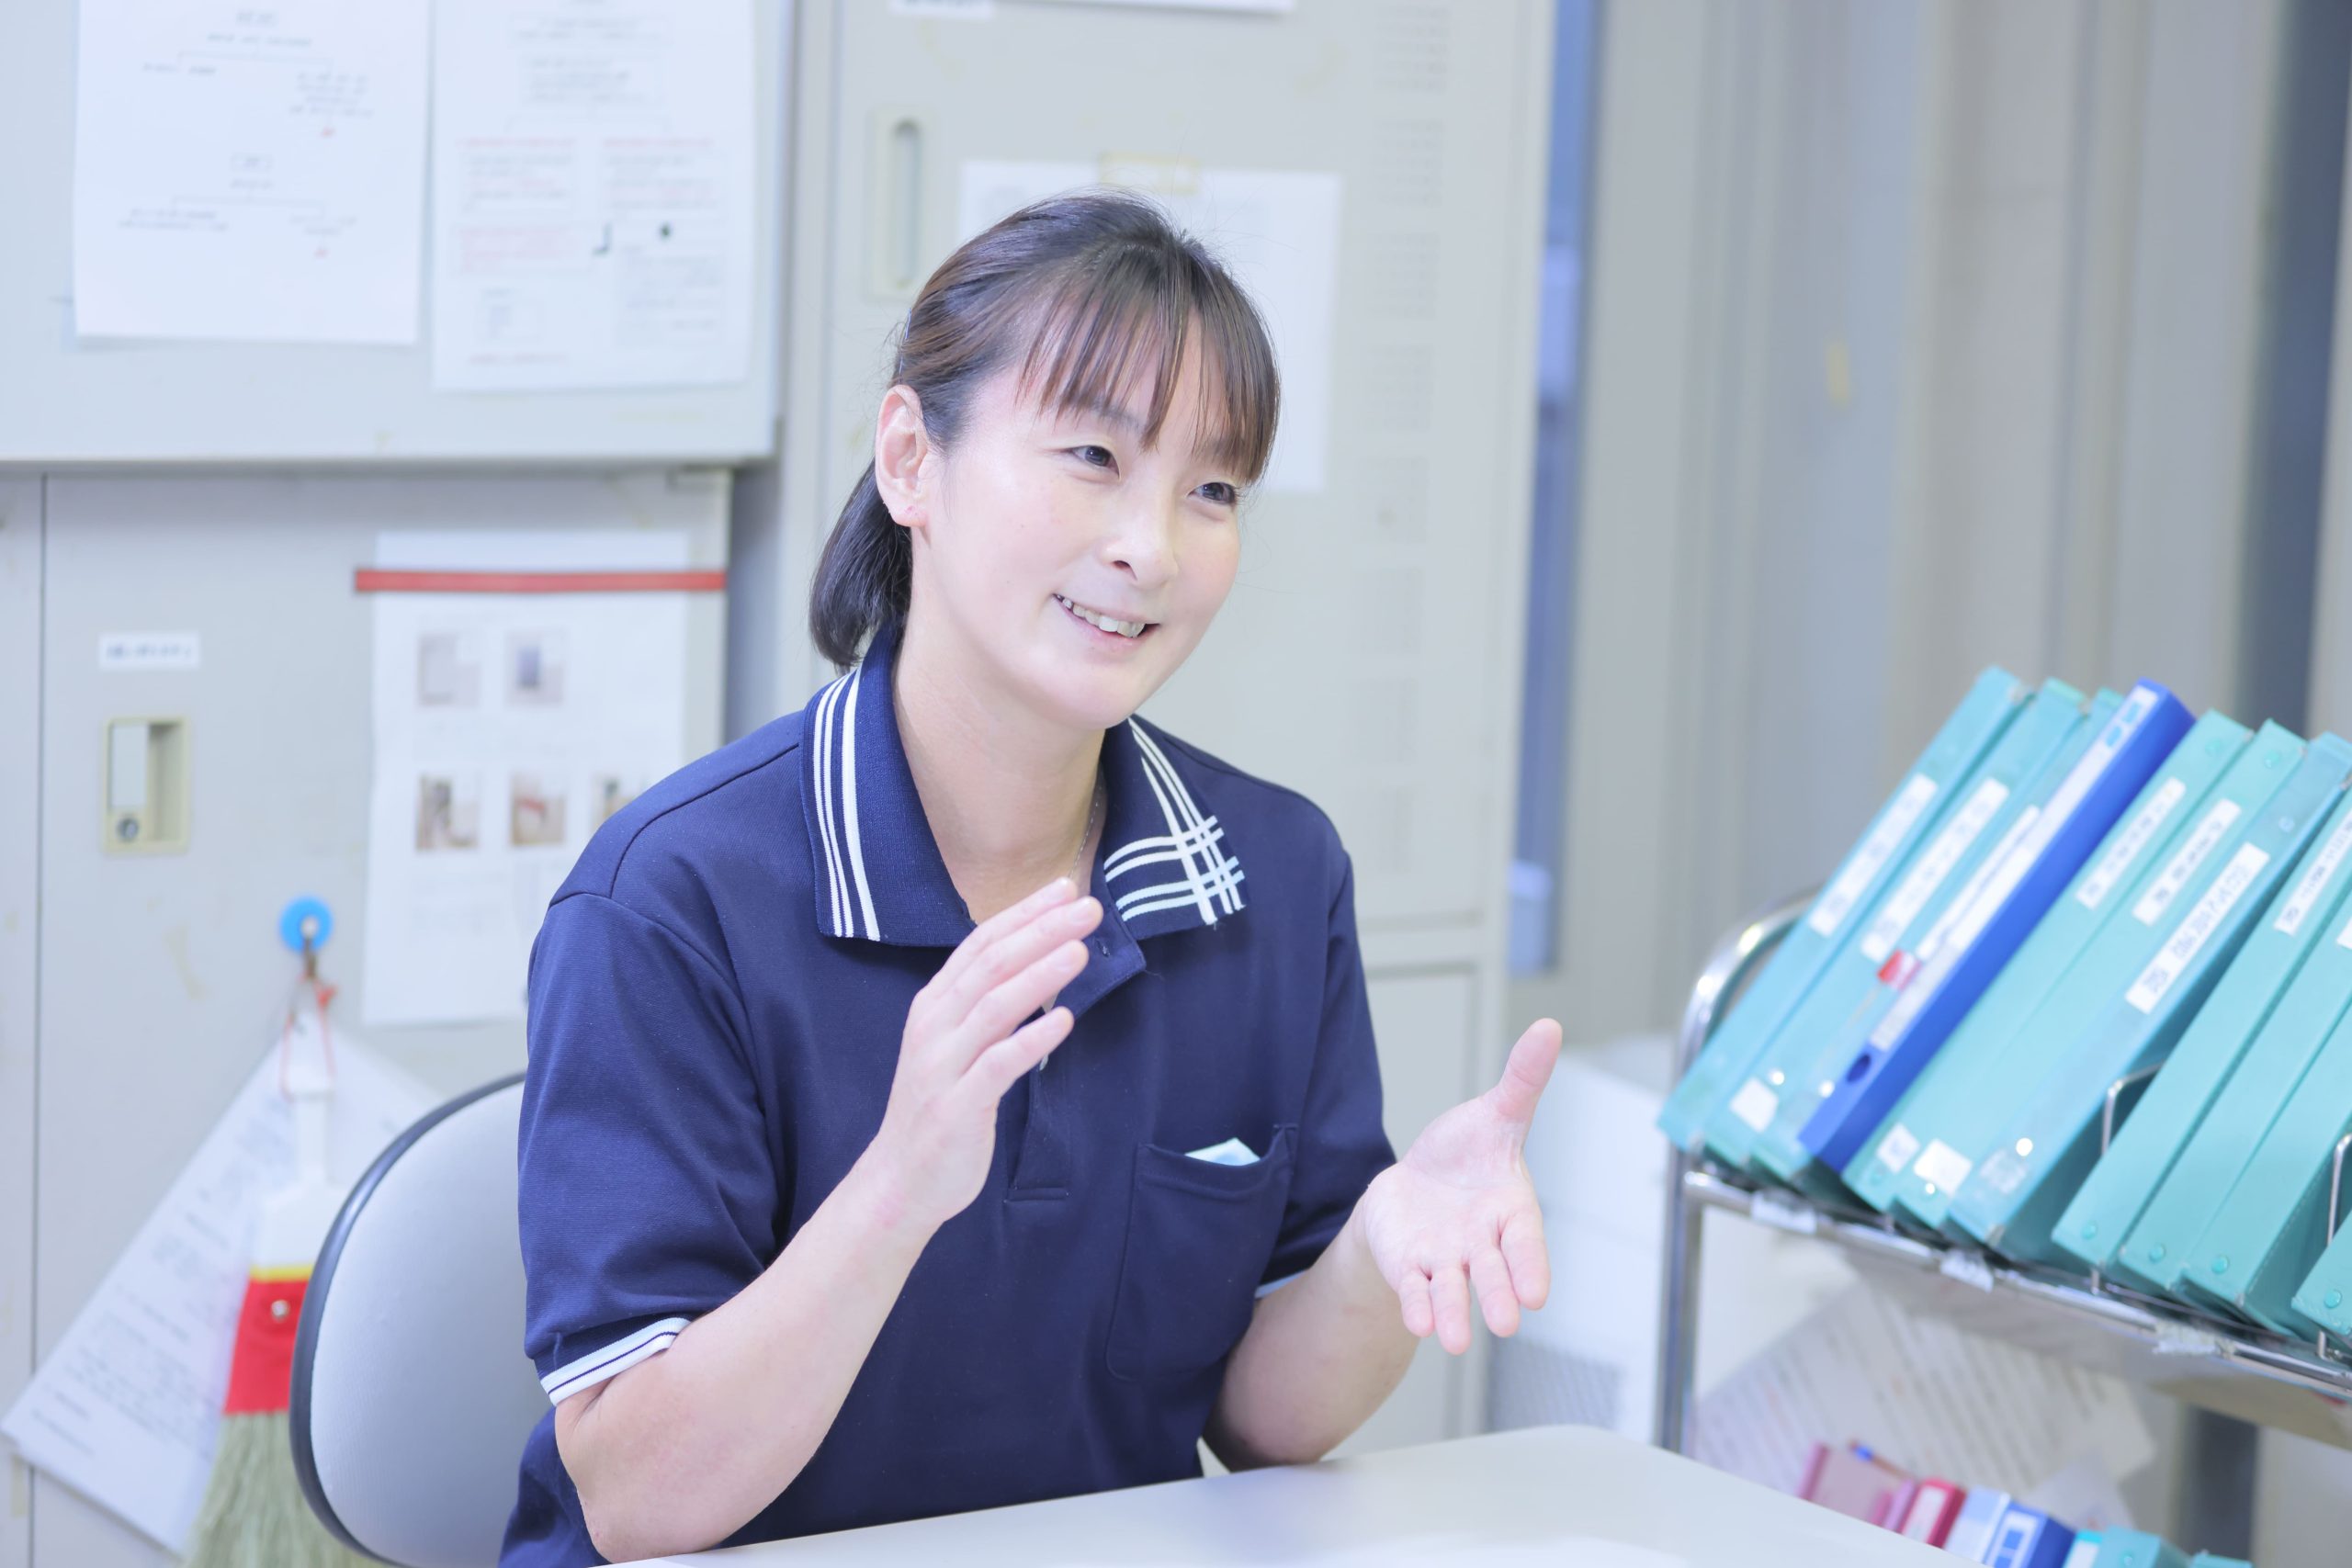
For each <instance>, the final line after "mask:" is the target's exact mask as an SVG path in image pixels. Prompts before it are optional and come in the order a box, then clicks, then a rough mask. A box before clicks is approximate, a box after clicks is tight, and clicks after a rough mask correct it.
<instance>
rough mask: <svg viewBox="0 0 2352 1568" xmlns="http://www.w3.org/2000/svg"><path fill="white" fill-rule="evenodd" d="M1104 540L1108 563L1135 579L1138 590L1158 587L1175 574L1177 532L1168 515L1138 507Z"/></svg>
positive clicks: (1152, 509)
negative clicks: (1139, 588)
mask: <svg viewBox="0 0 2352 1568" xmlns="http://www.w3.org/2000/svg"><path fill="white" fill-rule="evenodd" d="M1123 522H1124V525H1123V526H1122V527H1120V528H1119V529H1118V530H1117V531H1115V532H1114V533H1113V534H1112V536H1110V538H1109V539H1108V540H1107V541H1105V544H1104V550H1105V554H1106V556H1107V558H1108V559H1109V560H1110V562H1111V564H1113V565H1114V566H1116V567H1119V568H1121V569H1122V570H1125V571H1126V572H1127V574H1128V575H1129V576H1131V577H1133V578H1134V579H1135V580H1136V586H1138V587H1141V588H1158V587H1159V586H1160V585H1161V584H1162V583H1164V582H1167V581H1169V580H1170V579H1171V578H1173V577H1174V576H1175V575H1176V564H1177V563H1176V533H1175V529H1174V528H1173V527H1172V526H1171V525H1170V523H1171V520H1170V517H1169V516H1168V514H1167V513H1165V512H1163V511H1160V510H1159V509H1156V508H1139V509H1137V511H1136V512H1135V513H1130V514H1128V516H1127V517H1126V518H1125V519H1124V520H1123Z"/></svg>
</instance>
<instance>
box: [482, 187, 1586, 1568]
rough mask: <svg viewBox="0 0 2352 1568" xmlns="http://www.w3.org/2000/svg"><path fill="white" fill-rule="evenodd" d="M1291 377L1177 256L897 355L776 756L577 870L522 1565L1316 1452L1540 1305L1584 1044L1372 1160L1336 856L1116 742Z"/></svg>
mask: <svg viewBox="0 0 2352 1568" xmlns="http://www.w3.org/2000/svg"><path fill="white" fill-rule="evenodd" d="M1276 395H1277V394H1276V383H1275V376H1274V364H1273V355H1272V349H1271V347H1270V346H1269V344H1268V342H1267V338H1266V333H1265V331H1264V328H1263V325H1262V324H1261V321H1260V320H1259V318H1258V316H1257V314H1256V312H1255V310H1253V309H1252V308H1251V306H1250V303H1249V301H1248V299H1246V298H1245V297H1244V296H1243V294H1242V293H1241V291H1240V290H1239V288H1238V287H1237V286H1236V285H1235V284H1234V282H1233V281H1232V279H1231V278H1230V277H1229V276H1227V274H1226V273H1225V271H1224V270H1223V269H1222V268H1221V267H1220V266H1219V265H1217V264H1216V262H1215V261H1214V260H1212V259H1211V258H1210V257H1209V256H1208V255H1207V254H1205V253H1204V252H1203V251H1202V250H1201V249H1200V248H1199V247H1198V246H1196V245H1195V244H1193V243H1192V242H1191V241H1189V240H1187V239H1185V238H1184V237H1182V236H1181V235H1179V234H1178V233H1176V232H1175V231H1172V230H1171V229H1170V227H1169V226H1168V224H1167V222H1166V220H1165V219H1164V218H1163V217H1162V216H1161V215H1160V213H1159V210H1158V209H1156V208H1154V207H1152V206H1150V205H1149V204H1148V203H1146V202H1144V201H1142V200H1140V199H1138V198H1135V197H1124V196H1118V195H1114V194H1110V193H1106V192H1094V193H1086V194H1080V195H1076V196H1071V197H1062V198H1058V199H1055V200H1051V201H1046V202H1042V203H1039V204H1037V205H1035V206H1033V207H1031V208H1029V209H1025V210H1023V211H1022V212H1019V213H1016V214H1014V215H1013V216H1012V217H1011V218H1008V219H1006V220H1004V221H1003V222H1001V223H1000V224H998V225H997V226H996V227H995V228H993V229H991V230H989V231H988V232H986V233H984V234H982V235H980V236H979V237H978V238H977V239H975V240H973V241H972V242H971V243H968V244H967V245H965V246H964V247H963V249H961V250H959V251H958V252H956V254H955V255H954V256H952V257H950V258H949V259H948V261H947V262H946V263H945V264H944V265H942V266H941V267H940V269H939V271H938V272H937V273H936V274H934V275H933V277H932V278H931V280H930V281H929V283H928V284H926V285H925V287H924V288H923V290H922V295H921V297H920V298H919V299H917V300H916V302H915V305H914V308H913V310H912V311H911V312H910V315H909V318H908V321H907V327H906V331H905V334H904V340H903V343H902V344H901V346H900V349H899V355H898V359H897V364H896V367H895V368H894V371H893V374H892V378H891V385H890V388H889V390H888V395H886V396H885V397H884V399H883V400H882V406H881V412H880V415H879V417H878V419H877V420H876V428H875V435H874V464H873V467H872V468H871V469H869V470H868V472H867V475H866V477H865V479H863V480H862V481H860V483H859V485H858V487H857V490H856V492H855V493H854V495H852V496H851V498H850V501H849V503H848V505H847V507H846V508H845V510H844V511H843V513H842V519H841V522H840V525H839V526H838V527H837V528H836V529H835V531H834V533H833V535H832V537H831V540H830V542H829V543H828V545H827V546H826V549H825V555H824V559H823V562H822V564H821V565H820V570H819V574H818V581H817V586H816V592H815V600H814V605H813V616H812V619H813V625H814V629H815V632H816V637H817V641H818V646H819V648H820V649H821V650H822V651H823V652H825V653H826V654H827V655H828V656H829V657H831V659H832V660H834V661H835V662H836V663H837V664H839V665H840V666H842V667H843V668H844V669H845V670H847V671H848V672H847V673H846V674H845V675H843V676H842V679H840V680H839V681H836V682H833V683H832V684H831V685H829V686H827V687H826V688H825V689H824V690H823V691H821V692H820V693H819V694H817V695H816V697H814V698H813V699H812V700H811V701H810V702H809V705H808V707H807V708H806V710H804V711H803V712H802V713H800V714H797V715H793V716H788V717H786V718H783V719H779V720H778V721H776V722H775V723H774V724H771V725H769V726H768V727H766V728H763V729H762V730H760V731H759V732H758V733H756V734H754V735H752V736H750V737H748V738H747V739H743V740H741V741H739V742H737V743H736V744H734V745H731V746H729V747H727V748H725V749H724V750H719V751H718V752H715V753H713V754H712V755H710V756H708V757H706V758H704V759H703V760H702V761H698V762H695V763H694V764H693V765H691V766H689V767H687V768H685V769H684V770H683V771H682V772H680V773H677V774H675V775H674V776H673V777H672V778H670V779H668V780H666V781H665V782H663V783H662V784H660V785H658V786H657V787H655V788H654V789H652V790H650V791H649V792H647V793H646V794H645V795H642V796H640V797H639V799H638V800H637V801H635V802H634V803H633V804H632V805H630V806H629V807H628V808H626V809H625V810H623V811H622V812H621V813H620V814H618V815H617V816H616V817H615V818H613V819H612V821H610V822H609V823H607V824H606V825H605V827H604V828H603V829H601V830H600V831H599V832H598V833H597V835H596V838H595V840H594V842H593V843H592V844H591V845H590V846H589V848H588V850H587V852H585V853H584V854H583V855H582V859H581V862H580V864H579V866H578V867H577V868H576V869H575V870H574V871H573V873H572V874H571V878H570V880H569V881H568V882H567V883H566V884H565V885H564V886H563V888H562V889H561V891H560V892H559V894H558V895H557V897H556V898H555V901H554V902H553V904H552V905H551V906H550V908H549V909H548V916H547V921H546V924H545V926H544V927H543V929H542V930H541V931H540V933H539V939H538V942H537V947H536V948H535V950H534V952H533V955H532V964H531V986H530V1039H531V1061H530V1072H529V1076H528V1080H527V1084H526V1094H525V1101H524V1111H523V1126H522V1139H523V1142H522V1188H521V1204H522V1220H523V1247H524V1257H525V1262H526V1266H527V1269H528V1273H529V1280H530V1293H529V1324H528V1349H529V1351H530V1353H531V1355H532V1357H533V1358H534V1359H535V1360H536V1361H537V1365H538V1369H539V1371H540V1372H541V1374H542V1377H543V1381H544V1382H545V1383H546V1385H547V1388H548V1393H549V1396H550V1397H551V1399H552V1400H553V1401H554V1402H555V1408H554V1409H553V1411H552V1412H551V1413H550V1416H549V1417H548V1419H547V1420H544V1421H542V1422H541V1424H540V1426H539V1427H538V1429H537V1431H536V1432H535V1433H534V1434H533V1435H532V1438H531V1441H530V1443H529V1446H528V1448H527V1450H526V1454H525V1457H524V1461H523V1477H522V1488H521V1495H520V1498H519V1501H518V1503H517V1506H516V1509H515V1516H514V1518H513V1520H512V1522H511V1524H510V1526H509V1529H508V1536H507V1543H506V1550H505V1558H504V1561H505V1562H508V1563H510V1564H525V1563H527V1564H543V1563H544V1564H557V1563H560V1564H571V1563H578V1562H594V1561H595V1560H596V1557H597V1554H599V1553H601V1554H602V1555H603V1556H604V1557H605V1558H608V1559H616V1560H617V1559H621V1558H627V1557H637V1556H651V1555H657V1554H662V1553H668V1552H675V1551H688V1550H693V1549H695V1548H700V1547H706V1546H710V1545H714V1544H718V1543H720V1542H722V1541H723V1542H729V1543H733V1542H741V1541H750V1540H770V1539H775V1538H777V1537H782V1536H788V1535H797V1534H803V1533H808V1532H811V1531H816V1530H826V1529H842V1528H846V1527H851V1526H857V1525H866V1524H874V1523H879V1522H883V1521H886V1520H891V1519H899V1518H907V1517H917V1516H921V1515H926V1514H937V1513H944V1512H948V1511H952V1510H957V1509H966V1508H978V1507H986V1506H994V1505H999V1504H1006V1503H1016V1502H1023V1501H1029V1500H1032V1499H1036V1498H1042V1497H1051V1496H1057V1495H1068V1494H1071V1493H1078V1492H1085V1491H1092V1490H1098V1489H1102V1488H1105V1487H1113V1486H1125V1485H1133V1484H1137V1483H1145V1482H1152V1481H1163V1480H1170V1479H1173V1478H1176V1477H1180V1476H1186V1475H1192V1474H1195V1473H1197V1472H1198V1460H1197V1457H1196V1449H1195V1442H1196V1440H1197V1439H1199V1438H1202V1437H1204V1436H1205V1437H1206V1438H1207V1440H1208V1442H1209V1444H1210V1446H1211V1448H1212V1449H1214V1450H1216V1453H1217V1454H1218V1456H1219V1457H1220V1458H1221V1459H1222V1460H1224V1461H1225V1462H1226V1463H1227V1464H1229V1465H1235V1466H1240V1465H1251V1464H1264V1463H1273V1462H1283V1461H1300V1460H1307V1459H1312V1458H1315V1457H1317V1456H1319V1455H1321V1454H1322V1453H1324V1452H1326V1451H1327V1450H1329V1449H1330V1448H1331V1447H1332V1445H1334V1444H1335V1443H1337V1442H1339V1441H1340V1439H1341V1438H1344V1437H1345V1436H1346V1435H1347V1434H1348V1433H1349V1432H1350V1431H1351V1430H1353V1429H1354V1427H1356V1426H1357V1425H1358V1424H1359V1423H1361V1422H1362V1421H1363V1418H1364V1417H1365V1416H1368V1415H1370V1414H1371V1413H1372V1411H1373V1410H1374V1408H1375V1407H1376V1406H1377V1405H1378V1404H1379V1403H1380V1402H1381V1400H1382V1399H1383V1398H1384V1397H1385V1396H1386V1394H1387V1393H1388V1392H1389V1391H1390V1390H1391V1389H1392V1388H1393V1387H1394V1386H1395V1384H1396V1382H1397V1379H1398V1378H1400V1377H1401V1376H1402V1375H1403V1371H1404V1369H1405V1366H1406V1364H1407V1362H1408V1359H1409V1358H1410V1355H1411V1350H1412V1347H1413V1345H1414V1342H1415V1337H1417V1336H1427V1335H1429V1334H1430V1333H1431V1332H1434V1333H1436V1335H1437V1336H1438V1337H1439V1338H1440V1339H1441V1340H1442V1341H1443V1342H1444V1344H1445V1346H1446V1347H1447V1348H1448V1349H1450V1350H1453V1351H1456V1352H1459V1351H1461V1350H1463V1349H1464V1348H1466V1347H1467V1346H1468V1344H1469V1341H1470V1335H1471V1310H1472V1309H1471V1298H1472V1295H1473V1292H1475V1293H1476V1297H1477V1301H1478V1304H1479V1307H1480V1309H1481V1310H1482V1311H1483V1314H1484V1315H1485V1318H1486V1320H1487V1325H1488V1327H1489V1328H1491V1329H1492V1330H1493V1331H1494V1332H1495V1333H1498V1334H1509V1333H1510V1332H1511V1331H1512V1330H1513V1329H1514V1328H1515V1327H1516V1326H1517V1324H1518V1318H1519V1313H1520V1310H1521V1307H1522V1306H1526V1307H1534V1306H1538V1305H1541V1304H1542V1303H1543V1300H1544V1294H1545V1292H1546V1289H1547V1275H1548V1266H1547V1263H1546V1259H1545V1257H1544V1244H1543V1236H1542V1230H1541V1224H1540V1219H1539V1216H1538V1213H1537V1211H1536V1205H1535V1201H1534V1196H1533V1194H1532V1191H1531V1190H1530V1189H1529V1187H1528V1183H1527V1179H1526V1175H1525V1169H1524V1167H1523V1166H1522V1165H1521V1161H1520V1158H1519V1150H1520V1146H1521V1142H1522V1141H1523V1138H1524V1135H1525V1133H1526V1128H1527V1123H1528V1120H1529V1118H1530V1116H1531V1115H1532V1112H1533V1110H1534V1105H1535V1100H1536V1097H1537V1095H1538V1094H1539V1093H1540V1092H1541V1090H1542V1089H1543V1086H1544V1080H1545V1079H1546V1077H1549V1075H1550V1072H1551V1069H1552V1065H1553V1062H1554V1060H1555V1058H1556V1055H1557V1054H1558V1049H1559V1032H1558V1029H1557V1027H1556V1026H1555V1025H1554V1024H1552V1023H1550V1022H1549V1021H1545V1022H1544V1023H1539V1024H1538V1025H1536V1026H1535V1027H1534V1028H1533V1029H1531V1030H1530V1031H1529V1032H1527V1035H1526V1036H1525V1037H1524V1038H1523V1039H1521V1041H1520V1043H1519V1044H1518V1046H1517V1048H1516V1049H1515V1050H1514V1051H1513V1052H1512V1054H1511V1057H1510V1064H1509V1066H1508V1068H1507V1069H1506V1072H1505V1075H1504V1077H1503V1081H1502V1083H1501V1084H1500V1085H1499V1086H1498V1088H1497V1089H1494V1090H1493V1091H1491V1092H1490V1093H1488V1094H1487V1095H1485V1096H1482V1097H1481V1098H1480V1099H1478V1100H1474V1101H1471V1102H1470V1103H1468V1104H1466V1105H1464V1106H1461V1107H1458V1108H1456V1109H1455V1110H1453V1111H1449V1112H1447V1113H1446V1114H1445V1115H1444V1116H1442V1117H1440V1118H1439V1119H1438V1120H1437V1121H1436V1122H1433V1123H1431V1125H1430V1128H1429V1129H1428V1130H1427V1131H1426V1132H1424V1133H1423V1134H1421V1136H1420V1137H1419V1139H1418V1140H1417V1141H1416V1142H1415V1143H1414V1144H1413V1145H1412V1147H1411V1149H1410V1150H1409V1151H1408V1154H1407V1155H1406V1156H1405V1158H1404V1160H1403V1161H1402V1162H1401V1163H1394V1162H1393V1156H1392V1155H1391V1153H1390V1150H1389V1147H1388V1144H1387V1141H1386V1139H1385V1137H1384V1136H1383V1134H1382V1132H1381V1122H1380V1085H1379V1078H1378V1073H1377V1067H1376V1064H1375V1061H1374V1053H1373V1041H1372V1031H1371V1021H1370V1017H1369V1014H1368V1011H1367V1009H1366V1006H1365V999H1364V984H1363V967H1362V962H1361V959H1360V957H1359V954H1358V952H1357V944H1356V932H1355V916H1354V907H1353V895H1352V883H1351V876H1350V872H1349V865H1348V860H1347V857H1346V855H1345V854H1344V853H1343V852H1341V850H1340V844H1339V840H1338V839H1337V837H1336V835H1335V834H1334V833H1333V831H1332V829H1331V827H1330V824H1329V821H1328V820H1326V819H1325V818H1324V817H1323V816H1322V814H1321V813H1319V812H1318V811H1317V810H1316V808H1315V807H1313V806H1312V805H1310V804H1309V803H1308V802H1306V800H1305V799H1303V798H1301V797H1300V796H1298V795H1293V794H1291V793H1289V792H1287V791H1284V790H1282V789H1278V788H1275V787H1274V786H1272V785H1270V784H1263V783H1261V782H1260V781H1258V780H1256V779H1253V778H1250V777H1249V776H1248V775H1246V774H1244V773H1239V772H1238V771H1236V770H1235V769H1232V768H1230V767H1227V765H1226V764H1224V763H1222V762H1220V761H1216V759H1214V758H1212V757H1209V756H1207V755H1206V754H1204V753H1203V752H1201V751H1198V750H1194V749H1193V748H1192V747H1189V746H1186V745H1184V744H1183V743H1182V742H1181V741H1178V740H1176V739H1173V738H1172V737H1170V736H1169V735H1167V734H1165V733H1163V732H1161V731H1159V730H1158V729H1156V728H1153V727H1151V726H1149V725H1147V724H1145V723H1143V722H1141V721H1140V720H1137V719H1135V718H1134V717H1133V715H1134V714H1135V712H1136V709H1137V708H1138V707H1140V706H1141V705H1142V704H1143V702H1144V700H1145V699H1146V698H1148V696H1150V695H1151V694H1152V693H1153V692H1154V691H1155V690H1157V689H1158V688H1159V685H1160V683H1161V682H1164V681H1165V680H1167V678H1168V677H1169V676H1170V675H1171V674H1172V673H1174V672H1175V670H1176V668H1177V666H1178V665H1180V664H1181V663H1182V662H1183V660H1184V657H1185V655H1186V654H1188V653H1190V652H1191V651H1192V649H1193V646H1194V645H1195V644H1196V643H1197V642H1199V640H1200V638H1201V636H1202V634H1203V633H1204V632H1205V631H1206V630H1207V629H1208V626H1209V622H1210V621H1211V620H1212V619H1213V618H1214V617H1215V615H1216V611H1217V608H1218V606H1219V605H1220V604H1222V603H1223V602H1224V599H1225V596H1226V592H1227V589H1228V588H1229V587H1230V586H1231V585H1232V581H1233V573H1234V568H1235V563H1236V558H1237V557H1238V551H1239V548H1240V539H1239V534H1238V528H1239V521H1238V506H1239V504H1240V501H1241V497H1242V494H1243V491H1244V490H1245V487H1246V486H1247V485H1248V484H1249V482H1250V480H1252V479H1255V477H1256V476H1257V475H1258V474H1259V472H1260V471H1261V469H1262V468H1264V466H1265V461H1266V455H1267V451H1268V448H1269V446H1271V444H1272V438H1273V431H1274V416H1275V404H1276Z"/></svg>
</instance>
